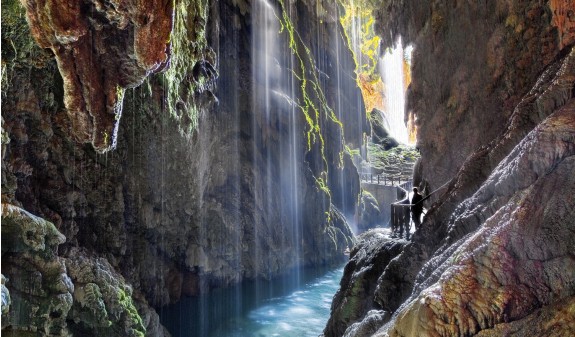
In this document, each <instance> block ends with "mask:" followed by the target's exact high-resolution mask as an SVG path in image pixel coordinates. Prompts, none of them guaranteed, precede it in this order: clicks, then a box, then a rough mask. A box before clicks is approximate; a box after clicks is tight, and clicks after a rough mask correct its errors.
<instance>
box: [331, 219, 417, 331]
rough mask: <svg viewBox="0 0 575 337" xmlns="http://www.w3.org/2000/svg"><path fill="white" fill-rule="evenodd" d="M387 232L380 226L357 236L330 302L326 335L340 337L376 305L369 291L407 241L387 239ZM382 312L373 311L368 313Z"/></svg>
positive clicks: (371, 290)
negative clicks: (329, 315)
mask: <svg viewBox="0 0 575 337" xmlns="http://www.w3.org/2000/svg"><path fill="white" fill-rule="evenodd" d="M388 235H389V233H388V232H386V231H384V230H382V229H371V230H369V231H367V232H365V233H363V234H361V235H360V236H358V238H357V244H356V245H355V246H354V247H353V249H352V250H351V252H350V255H349V259H350V261H349V262H348V263H347V265H346V266H345V269H344V275H343V277H342V279H341V281H340V289H339V290H338V292H337V293H336V294H335V296H334V299H333V302H332V305H331V309H332V312H331V317H330V319H329V321H328V323H327V327H326V328H325V331H324V334H325V335H326V336H342V335H343V333H344V332H345V331H346V329H347V328H348V327H349V326H350V325H351V324H352V323H353V322H355V321H357V320H358V319H360V318H362V317H363V316H364V315H366V314H368V312H369V311H370V310H372V309H374V308H375V302H374V301H373V300H374V299H373V297H372V296H370V294H373V292H374V291H375V287H376V286H377V282H376V280H377V277H378V276H379V275H381V273H382V272H383V269H384V268H385V266H387V265H388V263H389V261H391V260H392V259H393V258H395V256H397V254H399V253H400V252H401V250H402V249H403V247H404V246H405V244H406V243H407V241H403V240H396V239H389V238H388ZM381 314H382V313H375V312H373V313H372V315H368V316H375V317H378V315H381ZM388 314H389V313H388ZM375 317H372V318H371V319H375Z"/></svg>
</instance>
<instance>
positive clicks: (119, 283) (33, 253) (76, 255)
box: [2, 203, 169, 336]
mask: <svg viewBox="0 0 575 337" xmlns="http://www.w3.org/2000/svg"><path fill="white" fill-rule="evenodd" d="M64 241H65V237H64V236H63V235H62V234H61V233H60V232H58V230H57V229H56V228H55V226H54V225H53V224H52V223H50V222H48V221H46V220H44V219H42V218H38V217H36V216H34V215H32V214H30V213H28V212H26V211H25V210H23V209H21V208H19V207H16V206H13V205H9V204H4V203H3V204H2V268H3V269H2V271H3V276H2V317H3V319H2V328H3V331H4V332H6V333H15V334H17V333H24V332H25V331H29V332H32V333H34V335H37V336H48V335H49V336H72V335H77V334H81V335H85V334H86V333H88V334H93V333H95V332H98V333H102V334H103V335H106V336H144V334H145V333H146V326H150V327H151V328H155V331H153V332H154V334H153V336H169V334H167V333H166V332H165V331H164V330H162V329H158V328H157V326H158V316H157V314H155V312H154V313H153V314H152V315H148V316H149V317H148V320H147V321H146V323H147V324H146V325H144V322H143V321H142V319H141V317H140V315H139V314H138V311H137V310H136V308H135V306H134V302H133V300H132V288H131V287H130V286H129V285H127V284H126V283H125V281H124V279H123V277H122V276H120V275H118V274H117V273H116V272H114V271H113V269H112V268H111V266H110V265H109V263H108V262H107V261H106V260H105V259H103V258H98V259H93V258H89V257H87V256H86V253H85V252H82V251H78V250H74V251H73V252H72V254H71V255H70V257H68V258H63V257H59V256H58V255H57V248H58V246H59V245H61V244H63V243H64ZM4 275H6V276H7V277H5V276H4ZM8 290H10V294H8ZM139 304H140V306H141V308H142V311H146V310H147V311H149V310H150V308H149V306H148V305H147V303H146V301H145V300H143V301H141V302H140V303H139ZM4 329H5V330H4ZM150 331H152V330H150ZM151 335H152V334H150V336H151Z"/></svg>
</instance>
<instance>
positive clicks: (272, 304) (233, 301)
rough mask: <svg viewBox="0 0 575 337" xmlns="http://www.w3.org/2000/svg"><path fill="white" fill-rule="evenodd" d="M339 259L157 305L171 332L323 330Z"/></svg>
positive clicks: (228, 336) (220, 336) (234, 336)
mask: <svg viewBox="0 0 575 337" xmlns="http://www.w3.org/2000/svg"><path fill="white" fill-rule="evenodd" d="M343 267H344V265H340V266H338V267H337V268H334V267H332V268H314V269H304V270H300V271H297V272H292V273H291V274H289V275H286V276H284V277H281V278H277V279H274V280H271V281H267V280H259V281H247V282H243V283H242V284H241V285H238V286H235V287H231V288H226V289H216V290H214V291H212V292H210V293H209V294H207V295H204V296H200V297H190V298H185V299H183V300H182V301H180V302H179V303H176V304H174V305H171V306H168V307H164V308H162V309H161V310H160V319H161V322H162V324H163V325H164V326H165V327H166V328H167V329H168V331H169V332H170V333H171V334H172V336H173V337H192V336H193V337H197V336H201V337H204V336H206V337H207V336H209V337H215V336H217V337H240V336H241V337H243V336H245V337H256V336H257V337H264V336H281V337H291V336H293V337H296V336H297V337H302V336H313V337H317V336H318V335H320V334H321V333H322V332H323V328H324V327H325V325H326V323H327V320H328V318H329V314H330V306H331V301H332V298H333V296H334V295H335V293H336V291H337V290H338V288H339V281H340V279H341V276H342V275H343Z"/></svg>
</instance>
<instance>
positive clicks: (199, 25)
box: [164, 0, 215, 134]
mask: <svg viewBox="0 0 575 337" xmlns="http://www.w3.org/2000/svg"><path fill="white" fill-rule="evenodd" d="M209 7H210V6H209V1H208V0H194V1H184V0H177V1H175V3H174V8H175V15H174V28H173V30H172V34H171V36H170V41H171V48H172V55H171V60H170V67H169V69H168V70H167V71H166V72H165V74H164V85H165V87H166V90H167V96H168V99H167V105H168V109H169V111H170V113H171V115H172V116H173V117H174V118H176V119H177V120H178V121H180V127H181V130H180V131H182V132H183V133H185V134H190V133H191V132H193V131H194V130H195V129H196V128H197V125H198V116H199V104H198V102H197V100H198V99H197V95H198V93H200V92H202V91H204V90H206V88H207V86H208V82H209V81H210V80H211V79H210V78H208V77H206V76H205V74H199V75H197V76H194V68H195V67H197V66H198V65H199V63H200V62H204V60H212V59H214V58H215V55H214V52H213V51H212V50H211V49H210V48H209V47H208V42H207V38H206V28H207V23H208V14H209Z"/></svg>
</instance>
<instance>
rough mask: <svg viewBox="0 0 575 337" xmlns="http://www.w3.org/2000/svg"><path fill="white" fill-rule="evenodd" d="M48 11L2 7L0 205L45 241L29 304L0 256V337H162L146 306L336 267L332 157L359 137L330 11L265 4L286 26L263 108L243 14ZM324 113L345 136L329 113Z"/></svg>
mask: <svg viewBox="0 0 575 337" xmlns="http://www.w3.org/2000/svg"><path fill="white" fill-rule="evenodd" d="M64 5H66V4H64V3H63V2H62V3H59V2H57V1H52V2H47V3H44V2H41V1H28V2H27V3H26V7H25V8H24V7H22V6H21V5H20V4H19V2H16V1H5V2H2V12H3V20H2V40H3V41H2V44H3V45H5V46H12V48H3V49H2V59H3V78H2V81H3V83H2V111H3V117H2V118H3V120H2V203H3V205H6V206H5V207H18V208H19V209H22V212H30V213H26V214H30V217H31V218H34V219H36V217H41V218H38V219H43V220H41V221H45V222H46V223H51V224H53V226H52V227H53V229H54V231H55V233H57V238H60V239H58V242H57V244H54V245H52V246H50V249H49V254H48V253H46V254H44V253H42V254H43V255H42V258H43V259H44V260H42V261H40V262H38V263H36V264H35V265H33V266H31V267H30V268H28V271H29V273H31V274H33V275H35V276H34V277H36V279H37V282H38V283H39V285H38V291H43V292H42V294H41V296H40V295H38V294H36V293H35V292H30V291H29V289H24V290H23V289H20V288H19V287H20V286H21V285H22V284H23V283H22V282H24V281H23V279H24V278H26V277H24V276H26V275H24V276H22V275H20V274H18V272H17V268H15V267H14V268H13V267H10V266H16V265H17V263H19V261H21V260H20V258H19V257H18V256H16V255H15V253H13V252H11V251H9V250H7V251H6V252H5V251H4V250H3V252H2V265H3V273H4V275H5V276H6V279H4V278H3V294H4V293H6V294H8V293H9V294H10V299H11V301H8V297H6V299H7V300H6V301H4V298H5V297H4V296H3V302H2V303H3V306H2V312H3V320H2V323H3V326H2V327H3V329H7V330H6V331H32V332H33V333H34V334H37V335H40V336H42V335H47V334H50V333H53V334H56V335H62V336H66V335H70V334H74V335H83V336H92V335H110V336H112V335H117V336H125V335H141V334H144V333H145V334H147V335H149V336H162V335H167V333H166V332H165V331H164V330H163V328H162V327H161V326H160V325H159V323H158V319H157V315H156V314H155V312H154V310H153V309H152V307H159V306H162V305H165V304H168V303H173V302H175V301H178V300H179V299H180V298H181V297H182V296H194V295H198V294H199V293H201V292H205V291H209V289H210V288H212V287H220V286H226V285H230V284H233V283H236V282H239V281H241V280H243V279H246V278H255V277H266V278H270V277H273V276H274V275H278V274H280V273H283V272H285V271H287V270H289V269H290V268H292V267H295V266H303V265H318V264H329V263H333V262H335V261H338V260H339V261H341V260H342V259H343V258H345V256H344V250H345V249H346V248H347V247H348V246H351V245H352V240H353V239H352V237H353V235H352V233H351V231H350V229H349V227H348V225H347V223H346V222H345V218H344V216H343V214H342V213H341V212H340V211H339V210H338V209H341V210H342V211H344V212H348V213H353V208H354V207H355V203H356V201H357V194H358V193H359V180H358V176H357V172H356V170H355V167H353V164H352V163H351V160H349V157H348V156H346V155H341V154H342V153H343V150H344V145H345V144H359V143H360V142H361V134H362V133H361V129H362V127H364V126H365V116H364V115H363V113H362V112H363V106H362V103H361V94H360V92H359V90H358V89H357V88H355V80H354V77H353V75H351V74H352V71H353V68H352V67H351V64H352V63H353V62H352V61H351V56H350V54H349V50H348V49H347V48H346V47H345V43H344V41H345V40H344V39H343V38H342V32H341V27H340V25H339V22H338V20H337V7H336V6H335V5H334V3H332V2H329V1H326V2H325V3H323V5H322V6H323V7H321V8H320V7H317V6H316V4H315V3H313V4H312V3H307V2H295V3H292V2H289V3H283V2H278V3H272V5H273V7H274V8H275V10H276V12H277V13H278V16H279V17H280V18H282V20H283V22H282V23H283V24H284V27H287V26H288V25H291V27H292V28H293V30H292V31H289V30H285V29H284V31H283V34H282V35H280V36H279V37H278V40H279V41H280V43H281V44H282V48H284V49H282V50H285V51H286V52H285V53H283V55H282V57H283V58H281V59H278V64H279V65H280V67H282V69H281V71H282V72H283V74H284V75H285V76H284V77H282V79H281V80H285V81H288V80H289V81H292V82H291V83H290V84H291V85H292V86H293V87H294V88H295V90H294V91H293V92H291V93H290V94H291V95H292V96H291V97H288V99H287V100H286V99H285V98H282V99H275V100H272V101H271V104H270V105H268V106H267V107H266V108H263V107H262V106H261V105H259V104H260V103H259V102H257V101H254V100H253V95H254V91H255V90H256V88H258V87H260V86H262V85H263V82H262V81H261V79H259V78H257V77H254V76H253V70H254V69H253V67H254V66H253V63H252V62H253V58H254V55H253V50H252V46H253V43H254V41H253V40H252V36H253V35H252V31H253V30H254V29H255V28H254V17H253V13H252V12H251V7H250V6H248V5H247V4H246V3H244V2H241V1H240V2H238V1H219V2H193V3H188V2H184V1H176V2H174V3H173V8H172V2H169V4H168V3H165V2H162V1H156V2H150V3H149V4H146V6H144V5H142V4H139V5H138V4H136V2H125V3H123V2H122V3H116V2H99V1H91V2H90V1H89V2H85V3H82V4H81V5H80V8H75V7H74V6H69V7H66V6H64ZM62 6H64V7H66V8H61V7H62ZM124 6H125V7H124ZM147 6H159V7H160V8H161V11H153V10H152V9H150V8H149V7H147ZM194 6H198V8H196V7H194ZM192 7H193V8H192ZM39 8H49V9H50V10H48V11H40V10H38V9H39ZM282 11H283V12H282ZM168 12H170V13H172V12H173V14H174V15H167V13H168ZM284 12H285V13H288V15H287V16H282V15H280V14H282V13H284ZM26 13H27V16H26V15H25V14H26ZM164 14H166V15H167V16H166V15H164ZM26 17H27V18H28V21H29V22H28V23H29V25H28V23H27V22H26V21H25V18H26ZM170 20H173V22H172V21H170ZM168 23H169V25H170V27H171V28H172V31H171V32H165V31H164V30H163V28H165V25H166V24H168ZM156 25H159V26H158V27H156ZM29 27H31V28H32V31H30V28H29ZM192 27H193V28H192ZM156 28H157V30H156ZM146 31H148V32H150V31H152V32H153V34H152V33H150V34H147V33H145V32H146ZM297 32H302V33H301V34H299V33H297ZM304 32H305V34H304ZM168 33H169V34H168ZM290 33H291V34H290ZM315 33H318V34H319V35H318V34H315ZM142 34H144V35H145V36H146V37H147V38H150V39H152V40H151V41H148V40H147V39H142V38H138V36H140V35H142ZM166 34H168V35H166ZM167 36H168V37H169V40H170V41H171V44H169V45H166V41H167V40H168V38H167ZM32 37H34V38H36V42H38V43H39V44H40V46H41V47H49V49H41V48H39V47H38V46H37V45H36V43H35V41H34V40H33V39H32ZM107 39H110V40H113V42H111V43H109V44H107V43H105V42H104V41H107ZM334 39H335V40H337V41H338V42H337V44H336V43H333V41H334ZM186 41H187V42H186ZM189 41H194V43H190V42H189ZM292 43H293V44H292ZM290 45H291V46H290ZM335 45H338V46H340V47H338V48H335ZM176 47H177V48H176ZM171 48H173V49H171ZM294 54H296V55H298V57H297V58H295V59H293V60H294V63H293V64H291V66H293V68H290V67H288V66H286V64H289V63H286V62H288V61H289V58H290V55H294ZM86 55H88V56H86ZM90 55H93V57H92V58H90V57H89V56H90ZM154 55H155V56H154ZM292 57H294V56H292ZM168 58H170V60H171V61H170V62H171V63H170V68H169V69H167V70H166V71H165V72H164V73H162V74H156V75H151V73H153V72H154V71H160V70H162V67H163V64H164V63H166V62H168V61H167V60H168ZM68 61H69V62H68ZM4 62H6V63H4ZM78 62H91V63H86V64H84V63H82V64H78ZM256 65H257V64H256ZM348 65H349V67H348ZM4 69H5V70H6V72H4ZM292 71H294V72H297V73H299V75H300V78H303V77H302V76H309V78H308V80H309V81H307V82H306V83H307V84H308V86H307V87H304V86H302V83H300V82H298V78H297V77H294V76H291V75H287V74H292ZM342 71H343V72H342ZM150 75H151V76H150ZM146 76H147V77H146ZM254 78H255V79H254ZM140 83H141V85H140V86H137V85H139V84H140ZM342 83H343V85H342ZM132 87H134V88H132ZM110 88H113V89H115V90H117V91H114V92H112V91H110V90H112V89H110ZM126 88H128V89H126ZM351 88H355V89H354V90H352V89H351ZM100 89H101V90H100ZM108 89H109V90H108ZM125 89H126V90H125ZM338 100H339V103H338V104H337V107H338V108H337V109H338V112H341V113H340V117H339V119H341V121H342V122H343V124H340V123H339V122H338V121H337V120H336V119H333V118H331V117H333V116H335V114H334V113H333V109H334V107H335V106H336V103H335V102H336V101H338ZM286 101H287V102H291V103H294V102H296V103H301V104H299V105H295V104H292V105H290V104H286ZM302 102H305V104H303V103H302ZM122 103H123V105H122ZM120 106H121V107H122V110H121V111H122V112H121V114H120V112H119V110H118V108H119V107H120ZM304 106H308V107H309V106H311V107H316V109H315V110H314V109H308V110H305V109H303V107H304ZM294 107H297V108H294ZM304 112H306V113H307V115H306V114H305V113H304ZM289 113H292V114H293V116H294V117H293V118H292V119H291V120H290V119H289V118H287V117H285V116H288V115H289ZM120 116H121V119H120ZM306 117H311V122H310V120H308V119H307V118H306ZM195 124H197V126H198V127H197V128H196V129H193V131H192V132H189V130H190V128H189V127H190V126H193V125H195ZM290 125H291V126H290ZM290 127H291V128H292V129H290ZM116 129H117V138H116V131H115V130H116ZM106 134H107V135H108V138H107V137H105V135H106ZM112 134H114V135H115V136H114V138H113V139H112V138H110V135H112ZM290 137H292V138H290ZM294 137H295V138H294ZM344 139H345V143H344ZM288 140H289V141H293V144H294V147H293V149H295V150H292V155H291V156H292V157H291V159H292V160H289V158H290V157H289V156H287V155H286V153H288V151H287V150H286V147H285V146H286V143H287V141H288ZM84 142H87V143H86V144H84ZM88 143H92V144H88ZM114 143H115V144H114ZM113 145H115V146H116V149H115V150H114V151H107V150H109V149H110V147H111V146H113ZM105 151H107V152H106V153H101V152H105ZM288 167H291V169H290V170H292V171H290V172H294V173H295V175H294V177H295V178H293V179H292V180H285V181H284V180H283V179H285V178H284V176H285V173H286V168H288ZM276 183H277V184H276ZM288 183H291V185H289V186H288ZM278 186H279V188H278ZM286 186H288V187H289V188H286ZM294 200H297V203H294ZM333 204H335V205H336V206H334V205H333ZM8 205H13V206H8ZM296 206H297V212H294V208H295V207H296ZM24 210H25V211H24ZM32 214H34V215H32ZM294 214H295V215H294ZM9 216H10V215H9V214H8V213H5V212H4V211H3V214H2V217H3V218H2V229H3V233H2V237H3V239H4V237H5V235H4V229H5V226H4V223H5V222H6V221H8V220H6V219H8V218H9ZM39 221H40V220H39ZM52 227H50V228H52ZM55 235H56V234H55ZM64 238H65V239H64ZM2 247H3V249H4V247H5V245H4V243H3V245H2ZM6 247H9V245H6ZM27 258H28V257H27ZM44 265H47V266H50V268H52V267H54V266H55V267H57V268H56V269H54V268H55V267H54V268H52V269H54V271H53V270H52V269H50V270H48V271H47V270H46V268H47V267H45V266H44ZM4 266H6V267H4ZM54 275H56V276H58V277H60V276H62V277H61V278H62V279H65V280H67V281H66V282H64V283H65V285H66V287H60V286H58V287H59V288H57V289H54V287H55V285H53V284H52V283H54V282H52V281H53V280H54V279H55V277H56V276H54ZM59 275H60V276H59ZM4 286H5V288H4ZM23 286H26V285H25V284H24V285H23ZM45 288H46V289H47V290H42V289H45ZM4 289H6V292H4ZM34 289H36V288H34ZM37 296H40V297H42V298H41V300H42V301H45V302H50V303H52V302H53V304H54V305H56V304H57V303H60V302H57V303H56V302H54V301H57V300H58V301H60V300H62V301H64V300H65V301H64V302H62V303H64V304H65V305H64V304H62V305H60V304H58V305H59V306H60V307H62V309H61V310H60V309H58V310H52V309H51V308H52V307H50V306H48V307H45V308H44V306H43V304H42V305H39V306H40V307H42V310H43V311H42V313H43V314H42V316H41V317H35V316H34V315H33V314H32V315H31V316H30V317H28V316H29V315H30V314H31V313H33V311H32V309H31V308H30V307H29V306H28V307H26V306H24V307H23V306H22V303H25V302H26V301H32V300H34V301H38V298H37ZM64 297H65V298H64ZM51 301H52V302H51ZM51 305H52V304H51ZM7 307H9V308H10V310H8V314H7V315H8V316H6V317H8V318H7V319H6V320H4V317H5V308H7ZM44 313H45V314H44ZM28 318H29V319H28ZM29 321H33V323H30V322H29ZM5 323H6V325H5ZM126 329H127V330H126ZM128 330H129V331H128Z"/></svg>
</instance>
